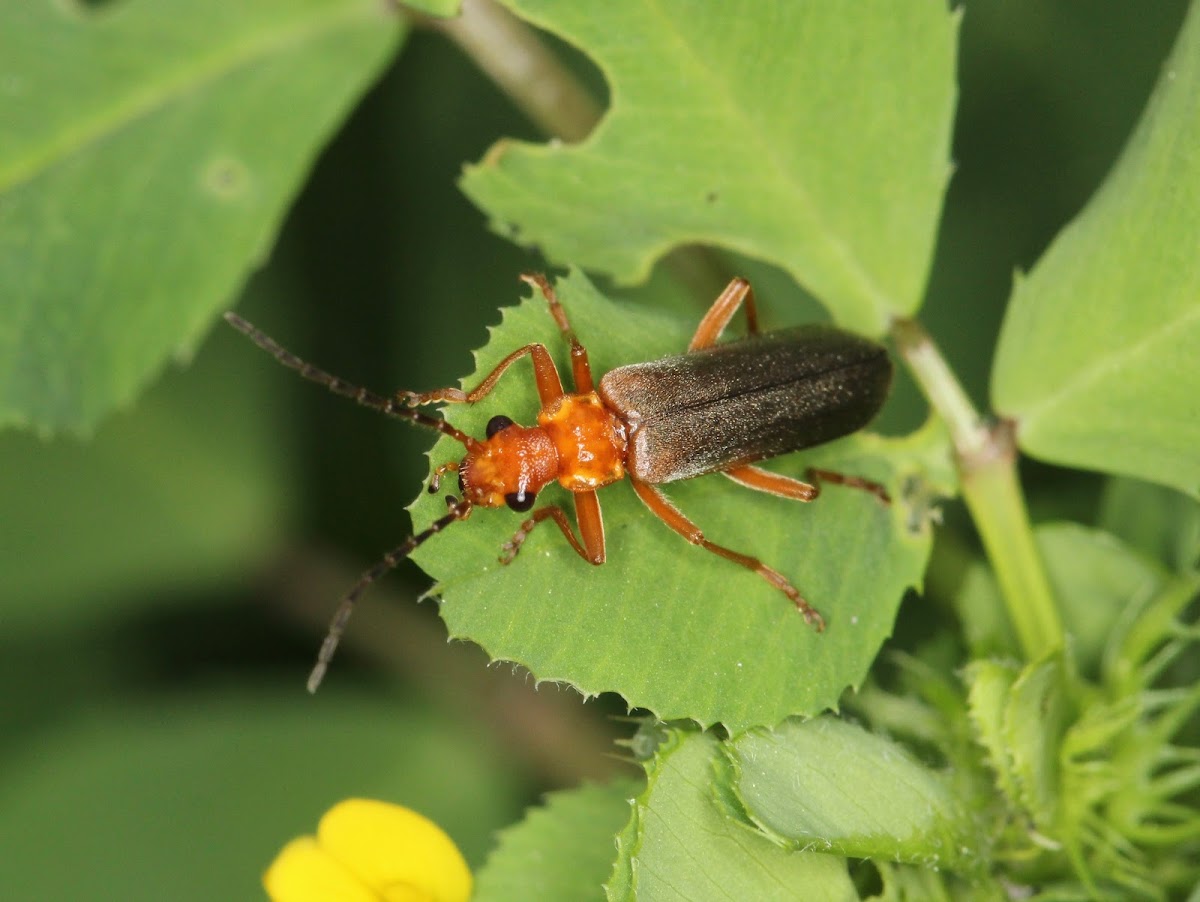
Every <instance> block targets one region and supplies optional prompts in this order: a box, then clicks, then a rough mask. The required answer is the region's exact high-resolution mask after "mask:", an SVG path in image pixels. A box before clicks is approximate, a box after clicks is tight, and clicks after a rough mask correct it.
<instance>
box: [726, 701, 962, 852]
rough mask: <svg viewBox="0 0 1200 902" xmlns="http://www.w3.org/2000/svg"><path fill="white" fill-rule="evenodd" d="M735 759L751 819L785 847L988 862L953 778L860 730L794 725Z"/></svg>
mask: <svg viewBox="0 0 1200 902" xmlns="http://www.w3.org/2000/svg"><path fill="white" fill-rule="evenodd" d="M726 750H727V751H726V754H728V756H729V758H730V761H731V762H732V764H733V773H734V786H735V791H736V792H737V796H738V798H739V799H740V800H741V802H742V804H743V805H744V807H745V811H746V814H747V815H748V816H749V818H750V819H751V820H752V821H753V822H754V823H755V824H756V825H757V826H758V827H759V828H760V829H762V830H763V831H764V832H765V833H766V834H767V835H768V836H770V837H771V838H772V839H773V840H774V841H775V842H778V843H780V844H781V845H784V846H786V847H789V848H793V849H820V850H822V851H831V852H834V853H837V854H839V855H845V856H848V857H853V858H879V859H883V860H886V861H896V862H914V863H919V864H922V865H925V866H927V867H930V868H934V869H945V868H959V869H961V868H963V867H968V868H969V867H970V866H972V858H973V857H974V856H978V855H980V854H981V851H982V849H981V844H982V841H981V837H980V836H978V834H977V829H976V827H975V825H974V824H973V823H972V815H971V814H970V813H969V812H968V811H967V810H966V809H965V808H964V807H963V805H962V803H961V801H960V800H959V799H957V798H955V795H954V792H953V788H952V786H951V784H950V782H949V781H948V780H947V779H946V777H944V776H943V775H941V774H938V773H936V772H934V771H932V770H930V769H929V768H927V767H925V766H924V765H922V764H920V763H918V762H917V761H916V760H914V759H913V758H912V757H911V756H910V755H909V754H908V752H906V751H905V750H904V748H903V747H901V746H899V745H897V744H896V743H894V742H892V741H891V740H889V739H886V738H884V737H882V736H876V735H874V734H872V733H869V732H867V731H866V730H864V729H863V728H862V727H859V726H856V725H855V724H852V723H847V722H846V721H843V720H839V719H838V718H836V717H818V718H813V719H812V720H807V721H799V720H789V721H787V722H785V723H783V724H781V725H780V726H779V727H777V728H776V729H774V730H755V731H753V732H750V733H746V734H745V735H743V736H740V737H739V738H737V739H736V740H733V741H732V742H730V743H729V744H728V745H727V746H726Z"/></svg>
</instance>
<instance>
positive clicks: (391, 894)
mask: <svg viewBox="0 0 1200 902" xmlns="http://www.w3.org/2000/svg"><path fill="white" fill-rule="evenodd" d="M317 841H318V843H319V844H320V846H321V848H322V849H323V850H325V851H326V852H328V853H329V854H330V855H332V856H333V857H334V858H335V859H336V860H337V861H339V862H341V863H342V865H343V866H344V867H345V868H347V869H348V870H350V871H353V872H354V873H355V874H356V875H357V876H358V878H359V880H361V881H362V882H363V883H364V884H366V885H367V886H369V887H371V888H372V889H373V890H374V891H375V892H376V893H377V894H378V896H379V897H382V898H383V899H385V900H387V902H467V899H469V898H470V895H471V872H470V871H469V870H468V869H467V863H466V861H464V860H463V857H462V854H461V853H460V852H459V851H458V847H457V846H455V845H454V842H453V841H452V840H451V839H450V837H448V836H447V835H446V834H445V833H444V832H442V829H441V828H440V827H439V826H438V825H437V824H435V823H434V822H433V821H431V820H429V818H427V817H424V816H422V815H420V814H417V813H416V812H415V811H410V810H409V809H407V808H403V807H401V806H399V805H390V804H388V803H387V802H379V801H375V800H373V799H347V800H346V801H344V802H339V803H338V804H337V805H335V806H334V807H333V808H331V809H329V811H327V812H326V813H325V816H324V817H322V818H321V823H320V826H319V827H318V828H317Z"/></svg>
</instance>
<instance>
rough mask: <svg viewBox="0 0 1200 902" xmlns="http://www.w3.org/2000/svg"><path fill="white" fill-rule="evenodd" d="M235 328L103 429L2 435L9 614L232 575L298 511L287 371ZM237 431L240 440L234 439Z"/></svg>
mask: <svg viewBox="0 0 1200 902" xmlns="http://www.w3.org/2000/svg"><path fill="white" fill-rule="evenodd" d="M244 344H245V343H244V342H243V341H241V340H240V338H239V337H238V336H236V335H234V334H233V332H232V330H230V329H222V330H220V332H219V334H217V335H214V336H213V340H212V341H210V342H209V343H208V344H207V345H206V346H205V352H204V354H202V355H201V356H200V357H199V358H198V359H197V361H196V363H195V365H193V366H191V367H189V368H188V369H187V370H186V371H185V372H174V373H170V374H169V375H168V377H167V378H165V379H164V380H163V381H162V382H161V383H159V384H158V385H156V386H154V388H153V389H152V390H151V391H150V392H149V393H148V394H147V395H146V397H145V398H144V400H143V401H142V403H141V404H139V405H138V408H137V410H135V411H129V412H125V413H122V414H120V415H118V416H115V417H113V418H112V419H111V420H110V421H108V422H106V423H105V424H104V425H103V427H102V428H101V429H100V431H99V432H98V433H97V435H96V436H95V438H94V439H92V440H91V441H88V442H86V443H82V442H79V441H76V440H72V439H57V440H54V441H44V440H41V439H38V438H35V437H34V436H29V435H20V434H17V433H9V434H7V435H0V471H2V472H4V473H8V474H19V478H9V479H0V510H3V511H4V512H5V515H4V517H0V548H3V549H4V555H3V561H4V566H3V567H2V568H0V612H2V616H3V619H4V624H5V628H6V631H7V632H8V634H9V635H10V637H11V636H12V634H13V632H14V631H16V630H19V629H20V628H21V627H22V626H23V625H26V624H38V625H39V626H42V625H45V624H47V623H48V622H50V621H55V620H63V621H65V620H70V621H76V622H77V621H79V620H80V619H81V618H89V617H96V618H100V617H111V616H115V615H117V612H118V609H119V608H120V607H126V608H128V606H130V605H154V604H162V603H163V602H164V601H165V600H167V599H168V598H169V597H171V596H170V595H169V593H171V592H172V591H173V590H182V591H184V592H187V593H193V592H196V591H199V590H200V589H201V588H202V587H203V586H206V585H207V586H212V585H213V583H214V581H216V580H220V579H222V578H228V577H231V576H233V575H234V574H236V573H237V572H239V570H241V569H242V568H244V567H246V566H247V565H249V564H250V563H252V562H255V561H257V560H259V559H261V557H262V556H263V555H264V554H266V553H268V551H270V550H273V549H274V548H275V547H276V546H277V545H278V543H279V542H280V541H281V539H282V537H283V534H284V532H285V530H286V529H287V526H288V524H289V523H290V522H291V521H292V514H293V509H294V507H295V504H296V499H295V498H293V497H292V495H291V493H290V492H289V490H288V488H287V487H288V486H289V485H290V484H291V483H292V482H294V476H295V460H294V458H291V457H289V456H288V455H287V454H286V453H285V452H284V451H283V450H282V446H283V443H284V438H283V437H284V436H285V435H286V428H285V426H284V425H283V422H282V420H283V417H282V410H281V408H280V405H279V404H278V403H274V401H273V397H274V396H272V395H271V394H270V389H271V388H272V387H273V386H275V385H278V384H279V379H278V378H277V374H276V373H275V372H274V370H272V369H271V368H269V367H268V368H264V367H263V365H262V360H261V359H259V358H258V357H256V356H255V355H252V354H246V353H245V347H244ZM235 436H236V440H234V439H233V438H232V437H235Z"/></svg>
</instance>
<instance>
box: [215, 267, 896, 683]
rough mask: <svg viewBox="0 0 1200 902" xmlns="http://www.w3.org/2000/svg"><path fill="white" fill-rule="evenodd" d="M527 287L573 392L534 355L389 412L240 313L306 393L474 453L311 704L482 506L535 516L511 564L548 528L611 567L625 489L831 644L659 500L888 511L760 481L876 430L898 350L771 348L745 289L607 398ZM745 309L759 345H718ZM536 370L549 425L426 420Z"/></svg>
mask: <svg viewBox="0 0 1200 902" xmlns="http://www.w3.org/2000/svg"><path fill="white" fill-rule="evenodd" d="M521 278H522V280H523V281H525V282H527V283H528V284H530V285H532V286H533V287H534V288H536V289H537V290H538V291H540V292H541V293H542V295H543V296H544V297H545V299H546V301H547V303H548V304H549V308H550V314H551V316H553V317H554V321H555V322H556V323H557V324H558V328H559V330H560V331H561V333H562V335H563V338H564V340H565V341H566V343H567V345H568V346H569V347H570V351H571V375H572V379H573V382H574V391H571V392H568V391H566V390H565V389H564V388H563V384H562V379H561V378H560V376H559V373H558V369H557V368H556V367H555V365H554V361H553V360H552V359H551V357H550V353H549V351H548V350H547V349H546V346H545V345H543V344H540V343H537V342H534V343H531V344H527V345H524V346H523V347H520V348H517V349H516V350H515V351H513V352H512V353H511V354H509V355H508V356H507V357H505V358H504V359H503V360H502V361H500V363H499V364H498V365H497V366H496V368H495V369H493V370H492V371H491V373H489V374H488V375H487V377H486V378H485V379H484V380H483V381H482V382H481V383H480V384H479V385H478V386H476V387H475V388H474V389H472V390H471V391H462V390H461V389H457V388H443V389H439V390H437V391H431V392H424V393H416V392H407V391H402V392H398V393H397V394H396V395H395V396H393V397H390V398H389V397H384V396H382V395H378V394H375V393H374V392H371V391H368V390H367V389H365V388H360V387H359V386H356V385H352V384H350V383H348V382H345V381H343V380H342V379H339V378H338V377H336V376H331V375H330V374H328V373H326V372H325V371H323V370H320V369H318V368H317V367H314V366H312V365H311V364H308V363H306V362H304V361H303V360H301V359H300V358H298V357H296V356H295V355H294V354H292V353H291V352H290V351H288V350H287V349H285V348H283V347H281V346H280V345H279V344H277V343H276V342H275V341H274V340H273V339H271V338H270V337H268V336H267V335H265V334H264V333H263V332H261V331H259V330H258V329H256V328H255V327H254V326H252V325H251V324H250V323H248V322H246V320H244V319H242V318H241V317H239V316H238V315H237V314H234V313H227V314H225V319H226V320H227V321H228V322H229V323H230V324H231V325H232V326H233V327H234V328H236V329H238V330H239V331H241V332H243V333H245V334H246V335H247V336H249V338H250V339H251V340H252V341H254V342H255V344H257V345H259V346H260V347H262V348H263V349H264V350H266V351H268V352H269V353H271V354H272V355H274V357H275V358H276V359H277V360H279V362H280V363H282V364H283V365H284V366H287V367H289V368H291V369H293V370H295V371H297V372H298V373H299V374H300V375H301V376H303V377H304V378H306V379H310V380H312V381H313V382H317V383H319V384H321V385H324V386H325V387H326V388H328V389H329V390H330V391H333V392H335V393H336V394H339V395H343V396H346V397H349V398H353V399H354V400H355V401H356V402H358V403H359V404H362V405H363V406H365V407H370V408H372V409H374V410H378V411H380V412H381V413H384V414H386V415H388V416H393V417H398V418H400V419H404V420H408V421H410V422H413V423H417V424H418V425H421V426H426V427H428V428H430V429H435V430H437V431H438V432H441V433H443V434H445V435H448V436H450V437H451V438H453V439H454V440H455V441H458V442H460V443H461V444H462V445H463V447H464V449H465V450H466V453H465V455H464V456H463V457H462V459H461V460H458V461H451V462H449V463H445V464H442V465H440V466H439V467H437V468H436V469H435V470H434V473H433V476H432V478H431V479H430V484H429V490H430V491H431V492H436V491H438V489H439V487H440V484H441V479H442V477H444V476H445V475H446V474H448V473H456V474H457V475H458V484H459V490H460V493H461V497H454V496H448V497H447V498H446V505H447V509H448V510H447V513H446V514H445V516H443V517H441V518H440V519H438V520H435V521H434V522H433V523H432V524H431V525H430V526H429V527H427V528H426V529H424V530H422V531H421V532H419V533H416V534H415V535H413V536H411V537H410V538H408V539H406V540H405V541H404V542H403V543H402V544H401V545H399V546H397V547H396V548H395V549H393V550H392V551H391V552H389V553H388V554H386V555H385V556H384V557H383V559H382V560H381V561H380V562H379V563H378V564H376V565H375V566H374V567H372V568H371V569H370V570H368V571H367V572H366V573H364V574H363V575H362V577H361V579H359V581H358V582H357V583H356V584H355V585H354V587H353V588H351V589H350V591H349V592H348V593H347V594H346V595H345V597H344V598H343V599H342V601H341V604H340V605H339V606H338V610H337V613H336V614H335V615H334V618H333V621H332V623H331V624H330V627H329V634H328V636H327V637H326V639H325V642H324V644H323V645H322V647H321V651H320V654H319V656H318V659H317V664H316V666H315V667H314V668H313V672H312V675H311V677H310V678H309V684H308V685H309V689H310V691H311V690H315V689H316V687H317V685H318V684H319V683H320V681H321V679H322V677H323V676H324V674H325V671H326V669H327V668H328V665H329V662H330V660H331V659H332V657H333V653H334V651H335V650H336V648H337V643H338V640H339V639H340V637H341V635H342V632H343V631H344V629H345V626H346V622H347V620H348V619H349V617H350V613H351V611H352V610H353V606H354V603H355V601H356V600H357V599H358V597H359V596H360V595H362V593H363V592H364V591H365V590H366V588H367V587H368V586H369V585H370V584H371V583H372V582H374V581H375V580H377V579H379V577H381V576H382V575H383V574H384V573H386V572H387V571H388V570H390V569H391V568H393V567H395V566H396V565H397V564H398V563H399V562H400V561H401V560H403V559H404V558H405V557H407V556H408V555H409V554H411V553H412V551H413V549H414V548H416V547H417V546H418V545H420V544H421V543H422V542H424V541H426V540H427V539H429V538H430V537H431V536H433V535H435V534H436V533H438V532H440V531H441V530H443V529H445V528H446V527H447V526H449V525H450V524H451V523H453V522H454V521H456V520H465V519H466V518H467V517H468V516H470V514H471V511H472V510H474V509H475V508H476V507H501V506H507V507H509V508H511V509H513V510H515V511H519V512H531V513H530V514H529V516H528V518H526V519H525V521H524V522H522V523H521V525H520V527H519V528H518V529H517V531H516V533H515V534H514V535H513V537H512V539H510V540H509V541H508V542H506V543H505V544H504V546H503V549H502V552H501V555H500V560H501V562H502V563H505V564H507V563H509V562H511V561H512V560H513V558H514V557H516V555H517V552H518V551H519V550H520V548H521V545H522V544H523V543H524V542H525V540H526V538H528V536H529V534H530V532H532V531H533V529H534V528H535V527H536V526H537V525H538V524H539V523H541V522H543V521H544V520H553V521H554V523H555V524H557V526H558V528H559V530H560V531H561V532H562V534H563V536H564V537H565V538H566V540H567V542H568V543H570V545H571V547H572V548H574V549H575V551H576V552H577V553H578V554H579V556H580V557H582V558H583V559H584V560H586V561H589V562H590V563H593V564H603V563H604V560H605V551H604V524H603V521H602V520H601V516H600V501H599V498H598V497H597V494H596V491H597V489H601V488H603V487H604V486H607V485H610V484H612V483H614V482H617V481H619V480H621V479H628V480H629V482H630V484H631V485H632V486H633V490H634V492H636V493H637V495H638V497H639V498H641V499H642V501H643V502H644V503H645V504H646V506H647V507H648V508H650V510H651V512H652V513H654V515H655V516H657V517H658V518H659V519H660V520H662V521H663V522H664V523H666V524H667V526H669V527H670V528H671V529H673V530H675V531H676V532H677V533H679V534H680V535H681V536H683V537H684V538H685V539H687V541H689V542H691V543H692V544H693V545H700V546H701V547H703V548H706V549H708V550H709V551H712V552H714V553H716V554H719V555H720V556H721V557H724V558H727V559H728V560H731V561H733V562H734V563H735V564H739V565H741V566H742V567H746V568H747V569H749V570H753V571H754V572H755V573H757V574H758V575H759V576H761V577H762V578H763V579H765V580H766V581H767V582H768V583H770V584H771V585H772V586H774V587H775V588H776V589H778V590H780V591H781V592H782V593H783V594H784V595H786V596H787V597H788V599H789V600H790V601H791V602H792V603H793V604H794V605H795V606H796V608H797V610H799V612H800V613H801V614H802V615H803V616H804V619H805V620H806V621H807V622H808V623H810V624H811V625H812V626H813V627H815V628H816V629H817V630H818V631H820V630H823V629H824V628H825V622H824V620H823V619H822V618H821V615H820V614H819V613H818V612H817V611H816V609H815V608H813V607H812V606H811V605H810V604H809V603H808V602H807V601H806V600H805V599H804V597H803V596H802V595H801V594H800V592H799V591H798V590H797V589H796V588H795V586H793V585H792V584H791V583H790V582H789V581H788V580H787V578H786V577H784V576H783V575H782V574H781V573H779V572H778V571H777V570H774V569H772V568H771V567H768V566H767V565H766V564H764V563H762V562H761V561H760V560H758V559H757V558H755V557H751V556H749V555H745V554H741V553H739V552H737V551H733V550H731V549H729V548H725V547H723V546H721V545H717V544H715V543H713V542H710V541H709V540H708V539H707V538H705V536H704V533H703V532H702V531H701V530H700V528H699V527H698V526H696V524H694V523H693V522H692V521H691V520H689V519H688V518H687V517H686V516H685V515H684V514H683V513H682V512H681V511H680V510H679V509H678V508H677V507H675V505H674V504H672V503H671V501H670V500H668V498H667V497H666V496H665V495H664V494H663V492H662V490H661V489H659V488H658V486H659V485H661V484H664V483H669V482H675V481H677V480H680V479H690V478H691V477H693V476H702V475H705V474H708V473H723V474H725V475H726V476H728V477H729V478H730V479H732V480H733V481H734V482H737V483H740V484H741V485H744V486H747V487H749V488H752V489H758V490H759V491H764V492H769V493H771V494H774V495H779V496H782V497H785V498H792V499H795V500H797V501H812V500H813V499H814V498H816V497H817V495H818V493H819V487H818V486H819V484H820V482H822V481H824V482H831V483H838V484H841V485H847V486H852V487H855V488H860V489H864V490H866V491H869V492H871V493H873V494H875V495H876V496H878V497H879V498H880V499H881V500H882V501H884V502H887V501H888V496H887V493H886V491H885V490H884V488H883V487H882V486H880V485H878V484H877V483H874V482H870V481H868V480H865V479H860V478H858V477H854V476H845V475H842V474H840V473H835V472H832V471H828V470H812V469H810V470H809V471H808V478H809V480H810V481H809V482H804V481H801V480H799V479H794V478H792V477H789V476H782V475H780V474H778V473H772V472H770V471H767V470H762V469H760V468H758V467H755V466H753V464H754V463H755V462H756V461H759V460H763V459H766V458H770V457H775V456H777V455H780V454H786V453H788V452H790V451H798V450H800V449H802V448H808V447H811V446H813V445H818V444H821V443H823V442H828V441H831V440H833V439H835V438H840V437H841V436H844V435H848V434H850V433H852V432H855V431H857V430H858V429H861V428H862V427H863V426H865V425H866V424H867V423H868V422H869V421H870V420H871V419H872V418H873V417H874V416H875V414H876V413H878V411H879V408H880V407H881V406H882V405H883V402H884V400H885V399H886V398H887V394H888V389H889V387H890V384H891V378H892V365H891V361H890V359H889V358H888V355H887V352H886V351H885V350H884V348H883V347H882V346H881V345H879V344H877V343H875V342H873V341H870V340H868V339H866V338H862V337H860V336H857V335H853V334H851V333H848V332H845V331H842V330H840V329H836V328H834V327H832V326H799V327H796V328H791V329H783V330H779V331H775V332H768V333H760V332H759V331H758V315H757V310H756V308H755V303H754V293H753V291H752V289H751V287H750V283H749V282H747V281H746V280H745V279H740V278H738V279H734V280H733V281H732V282H730V283H729V285H728V287H727V288H726V289H725V290H724V291H723V292H722V293H721V295H720V296H719V297H718V298H717V299H716V301H715V302H714V303H713V305H712V307H710V308H709V310H708V313H706V314H705V316H704V318H703V319H702V320H701V321H700V325H699V327H698V328H697V329H696V333H695V335H693V336H692V340H691V343H690V344H689V345H688V348H687V351H686V353H684V354H680V355H678V356H675V357H667V358H664V359H662V360H655V361H651V362H648V363H634V364H629V365H627V366H621V367H617V368H616V369H614V370H610V371H609V372H607V373H605V374H604V376H603V377H601V379H600V383H599V385H596V384H595V380H594V379H593V377H592V369H591V365H590V364H589V363H588V354H587V350H586V349H585V348H584V347H583V345H581V344H580V343H579V340H578V339H577V338H576V337H575V333H574V331H573V330H572V329H571V325H570V323H569V321H568V320H567V314H566V311H565V310H564V309H563V306H562V304H560V303H559V301H558V298H557V296H556V295H555V293H554V289H553V288H552V287H551V286H550V283H549V282H548V281H547V280H546V278H545V277H544V276H541V275H524V276H522V277H521ZM743 306H744V307H745V310H746V320H747V324H748V331H749V333H750V334H749V336H748V337H747V338H745V339H742V340H739V341H732V342H727V343H724V344H717V340H718V339H719V338H720V336H721V334H722V333H723V332H724V330H725V327H726V326H727V325H728V324H729V321H730V320H731V319H732V318H733V315H734V314H735V313H736V312H737V310H738V309H739V308H741V307H743ZM523 357H529V358H530V359H531V361H532V363H533V372H534V379H535V382H536V384H537V391H538V397H539V400H540V402H541V410H540V411H539V413H538V416H537V423H536V425H533V426H521V425H518V424H517V423H514V422H513V421H512V420H511V419H509V418H508V417H506V416H503V415H497V416H494V417H492V418H491V420H489V421H488V424H487V428H486V435H485V437H484V438H482V439H477V438H474V437H472V436H469V435H467V434H466V433H464V432H462V431H460V430H458V429H456V428H454V427H453V426H451V425H450V424H449V423H447V422H445V421H444V420H442V419H439V418H437V417H432V416H428V415H427V414H424V413H421V412H419V411H418V410H416V409H415V408H418V407H422V406H424V405H428V404H435V403H452V404H462V403H465V404H474V403H476V402H478V401H480V400H482V399H483V398H485V397H487V395H488V394H489V393H490V392H491V391H492V389H493V388H495V386H496V383H497V382H498V381H499V380H500V377H501V376H503V375H504V373H505V371H506V370H507V369H508V368H509V367H510V366H512V364H513V363H515V362H516V361H518V360H520V359H521V358H523ZM553 482H557V483H558V484H559V485H561V486H562V487H563V488H565V489H566V490H567V491H569V492H571V493H572V495H573V497H574V500H575V523H576V524H577V526H578V531H579V535H578V537H577V536H576V534H575V530H574V529H573V528H572V525H571V521H570V519H569V518H568V516H567V514H566V512H565V511H564V510H563V509H562V508H561V507H559V506H558V505H556V504H546V505H543V506H541V507H536V508H535V507H534V504H535V502H536V499H537V496H538V494H539V493H540V492H541V490H542V489H543V488H545V487H546V486H547V485H549V484H551V483H553Z"/></svg>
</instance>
